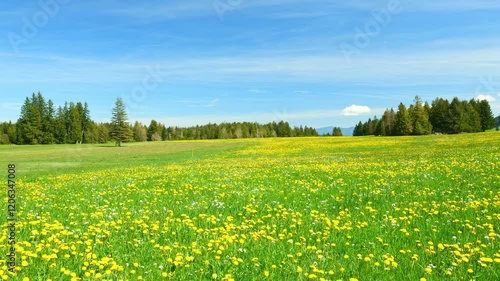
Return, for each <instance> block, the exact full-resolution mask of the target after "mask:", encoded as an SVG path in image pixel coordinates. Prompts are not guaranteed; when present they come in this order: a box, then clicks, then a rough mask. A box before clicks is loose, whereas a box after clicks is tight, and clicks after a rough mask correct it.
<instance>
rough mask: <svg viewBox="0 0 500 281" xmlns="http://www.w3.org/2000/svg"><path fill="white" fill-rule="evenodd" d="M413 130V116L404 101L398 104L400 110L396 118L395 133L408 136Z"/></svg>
mask: <svg viewBox="0 0 500 281" xmlns="http://www.w3.org/2000/svg"><path fill="white" fill-rule="evenodd" d="M411 132H412V126H411V118H410V115H409V113H408V110H407V109H406V106H405V105H404V104H403V103H400V104H399V106H398V112H397V113H396V116H395V118H394V135H396V136H407V135H409V134H410V133H411Z"/></svg>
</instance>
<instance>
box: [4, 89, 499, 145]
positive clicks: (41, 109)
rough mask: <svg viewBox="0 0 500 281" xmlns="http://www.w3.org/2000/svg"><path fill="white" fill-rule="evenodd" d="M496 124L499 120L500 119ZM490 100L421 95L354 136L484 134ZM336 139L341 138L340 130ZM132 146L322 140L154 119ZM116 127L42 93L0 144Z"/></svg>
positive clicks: (77, 139)
mask: <svg viewBox="0 0 500 281" xmlns="http://www.w3.org/2000/svg"><path fill="white" fill-rule="evenodd" d="M497 119H498V117H497ZM498 122H499V120H496V119H495V118H494V117H493V114H492V111H491V107H490V105H489V103H488V101H486V100H481V101H478V100H475V99H472V100H470V101H465V100H463V101H461V100H459V99H458V98H454V99H453V100H452V101H451V102H450V101H448V100H446V99H442V98H436V99H435V100H434V101H433V102H432V104H430V105H429V104H428V103H427V102H422V100H421V99H420V98H419V97H418V96H417V97H416V98H415V101H414V104H411V105H409V106H408V107H407V106H405V105H404V104H403V103H400V104H399V106H398V108H397V110H396V111H395V110H394V109H392V108H391V109H386V110H385V112H384V114H383V116H382V118H380V119H379V118H377V117H376V116H375V117H374V118H373V119H371V118H370V119H369V120H368V121H366V122H364V123H363V122H361V121H360V122H359V123H358V124H357V125H356V127H355V129H354V133H353V135H354V136H368V135H376V136H406V135H428V134H432V133H438V134H458V133H474V132H483V131H486V130H489V129H492V128H494V127H495V126H497V127H498V126H499V125H500V124H499V123H498ZM336 129H337V131H338V132H337V134H334V135H337V136H338V135H341V134H342V133H341V132H340V128H336ZM128 130H129V133H128V134H127V135H128V136H130V137H129V139H127V141H128V142H144V141H167V140H203V139H237V138H269V137H307V136H318V133H317V131H316V129H314V128H311V127H307V126H305V127H304V126H300V127H294V128H292V127H291V126H290V124H289V123H288V122H285V121H280V122H271V123H268V124H264V125H262V124H258V123H256V122H253V123H252V122H233V123H221V124H208V125H203V126H193V127H175V126H169V127H167V126H166V125H165V124H162V123H160V122H158V121H156V120H151V122H150V123H149V124H142V123H139V122H135V123H134V124H129V125H128ZM112 138H113V137H112V124H111V123H107V122H105V123H97V122H95V121H93V120H92V119H91V115H90V109H89V106H88V104H87V103H82V102H76V103H75V102H66V103H65V104H64V106H58V107H57V108H56V107H55V106H54V103H53V102H52V101H51V100H50V99H49V100H46V99H45V98H44V97H43V95H42V94H41V93H37V94H35V93H33V94H32V96H31V97H27V98H26V99H25V101H24V104H23V106H22V108H21V113H20V116H19V119H18V120H17V122H16V123H12V122H3V123H0V144H19V145H23V144H75V143H76V144H78V143H80V144H81V143H107V142H109V141H111V140H112Z"/></svg>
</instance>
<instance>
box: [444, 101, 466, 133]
mask: <svg viewBox="0 0 500 281" xmlns="http://www.w3.org/2000/svg"><path fill="white" fill-rule="evenodd" d="M463 115H464V108H463V105H462V103H461V102H460V100H459V99H458V98H457V97H455V98H453V100H452V101H451V103H450V108H449V109H448V114H447V117H446V118H447V120H448V122H449V126H448V133H450V134H459V133H460V132H462V128H463V126H462V122H463V119H464V117H463Z"/></svg>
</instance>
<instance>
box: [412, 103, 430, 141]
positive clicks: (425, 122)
mask: <svg viewBox="0 0 500 281" xmlns="http://www.w3.org/2000/svg"><path fill="white" fill-rule="evenodd" d="M411 119H412V129H413V130H412V134H414V135H428V134H430V133H431V132H432V125H431V123H430V122H429V116H428V113H427V112H426V110H425V108H424V106H423V104H422V100H421V99H420V97H419V96H416V97H415V105H414V106H413V110H412V111H411Z"/></svg>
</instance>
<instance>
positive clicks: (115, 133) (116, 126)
mask: <svg viewBox="0 0 500 281" xmlns="http://www.w3.org/2000/svg"><path fill="white" fill-rule="evenodd" d="M112 114H113V116H112V118H111V138H112V139H113V140H114V141H115V142H116V143H115V146H121V144H122V142H125V141H128V140H130V137H131V133H130V128H129V125H128V122H127V112H126V110H125V104H124V103H123V100H122V99H121V98H118V99H117V100H116V102H115V107H114V108H113V111H112Z"/></svg>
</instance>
